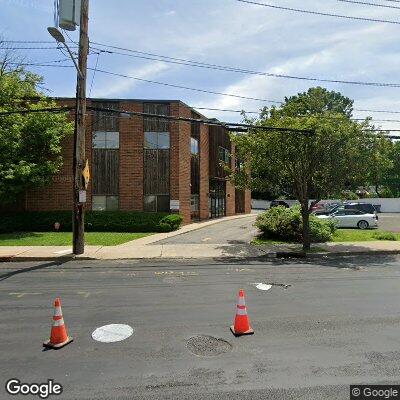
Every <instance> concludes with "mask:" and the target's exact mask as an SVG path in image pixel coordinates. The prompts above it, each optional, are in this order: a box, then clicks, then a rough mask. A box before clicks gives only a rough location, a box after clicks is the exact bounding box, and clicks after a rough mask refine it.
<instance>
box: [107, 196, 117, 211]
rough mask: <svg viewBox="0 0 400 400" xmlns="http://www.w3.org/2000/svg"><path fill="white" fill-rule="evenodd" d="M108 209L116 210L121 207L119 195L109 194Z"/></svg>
mask: <svg viewBox="0 0 400 400" xmlns="http://www.w3.org/2000/svg"><path fill="white" fill-rule="evenodd" d="M106 209H107V211H116V210H118V209H119V198H118V196H107V201H106Z"/></svg>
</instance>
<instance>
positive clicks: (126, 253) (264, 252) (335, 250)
mask: <svg viewBox="0 0 400 400" xmlns="http://www.w3.org/2000/svg"><path fill="white" fill-rule="evenodd" d="M299 251H301V246H297V245H292V246H289V245H270V246H269V245H268V246H266V245H263V246H254V245H251V244H241V245H236V244H227V245H215V244H184V245H176V244H171V245H151V246H150V245H146V244H136V243H135V244H133V243H131V244H130V245H127V244H124V245H120V246H110V247H102V246H86V251H85V254H83V255H81V256H77V257H74V256H73V255H72V254H71V249H70V248H68V247H62V246H61V247H55V246H36V247H0V261H56V260H59V261H62V260H69V259H73V258H75V259H84V260H85V259H86V260H123V259H191V258H196V259H206V258H218V259H222V258H226V259H229V258H241V259H245V258H258V257H259V258H262V257H276V256H277V253H278V252H285V253H289V255H290V253H291V252H294V253H295V252H299ZM354 254H359V255H361V254H400V242H383V241H382V242H357V243H328V244H320V245H317V246H315V247H314V250H313V251H312V252H311V253H309V254H308V256H309V257H321V256H344V255H354Z"/></svg>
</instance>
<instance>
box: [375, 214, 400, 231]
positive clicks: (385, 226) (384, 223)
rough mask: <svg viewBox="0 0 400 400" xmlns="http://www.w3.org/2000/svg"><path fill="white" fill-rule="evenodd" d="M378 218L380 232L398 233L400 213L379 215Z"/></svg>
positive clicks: (399, 229)
mask: <svg viewBox="0 0 400 400" xmlns="http://www.w3.org/2000/svg"><path fill="white" fill-rule="evenodd" d="M378 217H379V229H380V230H382V231H390V232H400V213H381V214H378Z"/></svg>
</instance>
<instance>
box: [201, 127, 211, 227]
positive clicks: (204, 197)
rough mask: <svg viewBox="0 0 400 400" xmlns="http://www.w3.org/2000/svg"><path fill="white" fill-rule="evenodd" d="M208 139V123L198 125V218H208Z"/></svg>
mask: <svg viewBox="0 0 400 400" xmlns="http://www.w3.org/2000/svg"><path fill="white" fill-rule="evenodd" d="M209 151H210V140H209V130H208V125H201V126H200V219H201V220H203V219H208V218H209V206H208V193H209V191H210V174H209Z"/></svg>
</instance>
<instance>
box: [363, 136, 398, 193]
mask: <svg viewBox="0 0 400 400" xmlns="http://www.w3.org/2000/svg"><path fill="white" fill-rule="evenodd" d="M369 145H370V151H369V152H368V153H369V154H368V156H369V157H371V159H369V160H367V162H366V163H365V166H366V168H368V183H369V185H371V186H374V187H375V192H376V194H377V195H378V196H379V197H380V196H381V192H380V191H381V187H382V186H389V185H390V184H389V179H388V178H389V177H390V176H392V177H393V176H395V175H398V172H397V171H394V168H393V167H394V162H395V151H394V149H395V147H394V144H393V142H392V141H391V140H390V139H388V138H387V137H385V136H384V135H383V134H378V135H371V138H370V144H369Z"/></svg>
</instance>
